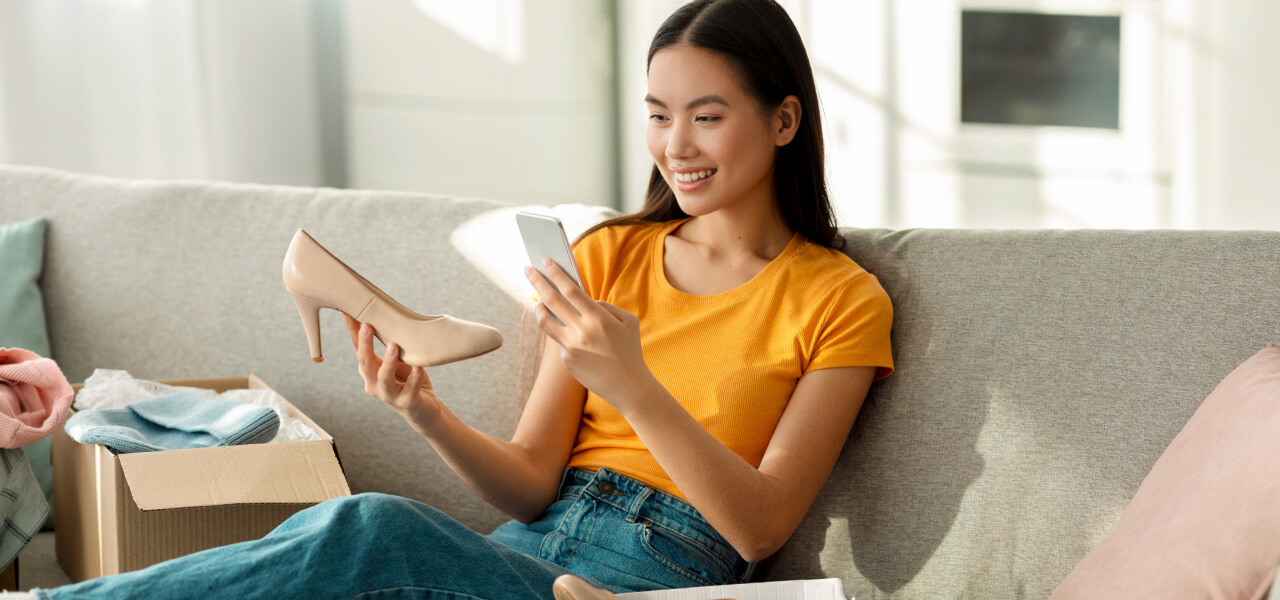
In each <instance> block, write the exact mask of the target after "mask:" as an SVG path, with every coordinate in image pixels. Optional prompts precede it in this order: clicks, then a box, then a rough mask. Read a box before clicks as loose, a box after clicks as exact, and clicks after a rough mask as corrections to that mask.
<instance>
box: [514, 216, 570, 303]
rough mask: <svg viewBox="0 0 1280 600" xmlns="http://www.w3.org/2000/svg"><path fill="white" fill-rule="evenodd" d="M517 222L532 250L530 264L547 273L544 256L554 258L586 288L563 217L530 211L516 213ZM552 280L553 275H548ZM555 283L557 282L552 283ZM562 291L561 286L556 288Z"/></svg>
mask: <svg viewBox="0 0 1280 600" xmlns="http://www.w3.org/2000/svg"><path fill="white" fill-rule="evenodd" d="M516 225H518V226H519V227H520V237H522V238H524V249H525V251H526V252H528V253H529V264H530V265H531V266H533V268H535V269H537V270H538V272H539V273H542V276H543V277H546V276H547V271H546V269H544V268H543V266H542V259H544V258H550V259H551V260H552V262H554V263H556V264H557V265H559V266H560V268H561V269H564V272H565V273H568V274H569V277H572V278H573V282H574V283H576V284H578V288H579V289H582V276H581V275H579V274H578V264H577V263H575V262H574V261H573V249H572V248H571V247H570V246H569V237H568V236H567V235H565V233H564V224H563V223H561V222H560V219H557V218H555V217H552V216H549V215H539V214H534V213H530V212H523V211H521V212H518V213H516ZM547 282H548V283H551V280H550V279H547ZM551 286H552V287H555V284H554V283H552V284H551ZM556 291H557V292H558V291H560V288H556Z"/></svg>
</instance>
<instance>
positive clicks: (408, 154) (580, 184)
mask: <svg viewBox="0 0 1280 600" xmlns="http://www.w3.org/2000/svg"><path fill="white" fill-rule="evenodd" d="M344 8H345V15H344V16H345V36H344V37H345V41H344V45H345V49H346V50H345V56H346V63H347V72H346V80H347V84H346V85H347V99H348V113H347V118H348V136H347V137H348V141H349V146H348V152H349V154H348V168H349V174H350V180H349V184H350V185H351V187H360V188H393V189H402V190H421V191H427V192H434V193H441V194H452V195H460V196H482V197H488V198H495V199H500V200H507V201H511V202H517V203H540V204H556V203H562V202H581V203H590V204H605V205H612V204H613V203H614V196H615V174H614V172H615V168H616V165H615V162H616V161H615V156H614V146H613V93H612V76H613V73H612V55H611V44H612V39H611V35H610V27H611V23H610V20H611V16H610V11H609V10H608V9H609V6H608V4H607V3H604V2H598V1H597V0H538V1H537V2H526V1H525V0H472V1H469V2H451V1H448V0H419V1H418V2H410V1H407V0H347V1H346V2H345V4H344Z"/></svg>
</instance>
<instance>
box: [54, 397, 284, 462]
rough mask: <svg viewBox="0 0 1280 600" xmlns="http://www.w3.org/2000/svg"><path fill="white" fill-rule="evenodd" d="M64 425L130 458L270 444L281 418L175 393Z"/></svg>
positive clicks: (83, 414)
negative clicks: (138, 454)
mask: <svg viewBox="0 0 1280 600" xmlns="http://www.w3.org/2000/svg"><path fill="white" fill-rule="evenodd" d="M65 427H66V430H67V435H69V436H71V438H72V439H74V440H76V441H77V442H80V443H82V444H102V445H103V446H106V447H107V448H109V449H111V451H112V452H115V453H117V454H122V453H123V454H127V453H130V452H155V451H157V450H182V449H186V448H210V447H214V446H235V445H238V444H258V443H262V442H268V441H270V440H271V438H273V437H275V435H276V431H277V430H279V429H280V417H279V416H277V415H276V411H274V410H271V409H270V408H265V407H262V406H254V405H252V404H245V403H243V402H234V401H231V400H218V399H213V400H211V399H208V398H201V397H199V396H196V395H195V394H191V393H189V392H174V393H172V394H165V395H163V396H156V397H155V398H148V399H146V400H139V401H137V402H132V403H130V404H128V405H126V406H125V407H124V408H109V409H102V410H82V411H80V412H77V413H75V414H73V415H71V418H70V419H67V424H66V426H65Z"/></svg>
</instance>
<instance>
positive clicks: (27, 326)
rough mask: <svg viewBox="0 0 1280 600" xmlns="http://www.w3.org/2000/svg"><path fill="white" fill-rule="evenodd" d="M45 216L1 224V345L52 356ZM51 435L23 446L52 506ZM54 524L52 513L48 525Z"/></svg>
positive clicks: (0, 346) (1, 346)
mask: <svg viewBox="0 0 1280 600" xmlns="http://www.w3.org/2000/svg"><path fill="white" fill-rule="evenodd" d="M45 224H46V222H45V220H44V219H30V220H27V221H21V222H19V223H8V224H3V225H0V348H23V349H26V350H30V351H32V352H35V353H36V354H39V355H40V356H45V357H47V356H49V330H48V329H47V328H46V327H45V322H44V300H43V299H42V298H41V296H40V273H41V271H43V270H44V230H45ZM49 444H50V441H49V438H45V439H43V440H40V441H38V442H36V443H34V444H31V445H29V446H27V447H26V448H23V450H25V451H26V453H27V458H28V459H29V460H30V461H31V470H32V471H35V474H36V479H38V480H39V481H40V488H41V489H43V490H44V496H45V498H48V500H49V506H50V507H51V509H52V506H53V467H52V465H50V463H49ZM52 523H53V517H52V513H50V517H49V520H48V521H47V522H46V526H51V525H52Z"/></svg>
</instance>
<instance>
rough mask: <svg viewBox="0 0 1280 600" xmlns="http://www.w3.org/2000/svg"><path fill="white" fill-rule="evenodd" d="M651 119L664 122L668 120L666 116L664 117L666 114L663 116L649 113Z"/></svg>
mask: <svg viewBox="0 0 1280 600" xmlns="http://www.w3.org/2000/svg"><path fill="white" fill-rule="evenodd" d="M649 120H650V121H657V122H658V123H662V122H664V121H666V120H667V118H666V117H664V116H662V115H649Z"/></svg>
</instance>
